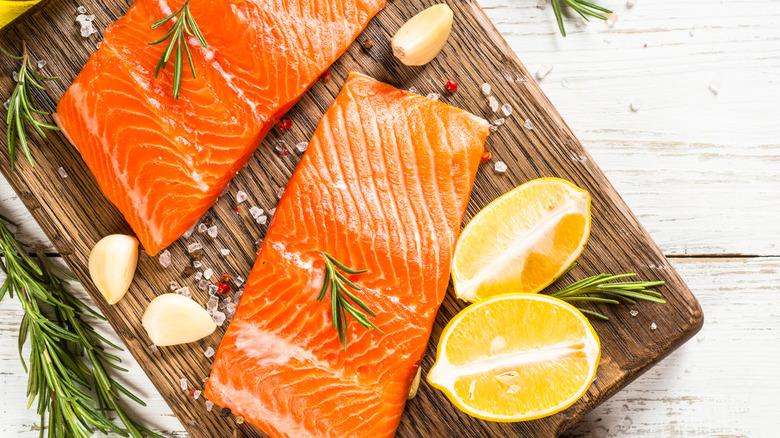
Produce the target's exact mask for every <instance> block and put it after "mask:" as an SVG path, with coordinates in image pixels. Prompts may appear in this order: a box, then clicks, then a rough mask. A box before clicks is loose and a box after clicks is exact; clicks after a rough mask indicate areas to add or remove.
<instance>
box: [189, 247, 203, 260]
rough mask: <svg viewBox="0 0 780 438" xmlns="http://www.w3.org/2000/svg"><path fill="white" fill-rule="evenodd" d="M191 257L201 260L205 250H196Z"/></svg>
mask: <svg viewBox="0 0 780 438" xmlns="http://www.w3.org/2000/svg"><path fill="white" fill-rule="evenodd" d="M190 257H192V258H193V259H195V260H200V259H202V258H203V250H202V249H196V250H195V251H192V252H191V253H190Z"/></svg>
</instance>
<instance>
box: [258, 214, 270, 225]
mask: <svg viewBox="0 0 780 438" xmlns="http://www.w3.org/2000/svg"><path fill="white" fill-rule="evenodd" d="M255 220H256V221H257V223H258V224H260V225H265V224H266V222H268V216H266V215H262V216H260V217H258V218H257V219H255Z"/></svg>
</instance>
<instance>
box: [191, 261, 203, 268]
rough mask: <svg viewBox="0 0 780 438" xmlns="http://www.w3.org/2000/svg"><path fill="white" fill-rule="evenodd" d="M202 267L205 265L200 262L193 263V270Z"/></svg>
mask: <svg viewBox="0 0 780 438" xmlns="http://www.w3.org/2000/svg"><path fill="white" fill-rule="evenodd" d="M202 266H203V263H202V262H201V261H200V260H195V261H194V262H192V267H193V268H200V267H202Z"/></svg>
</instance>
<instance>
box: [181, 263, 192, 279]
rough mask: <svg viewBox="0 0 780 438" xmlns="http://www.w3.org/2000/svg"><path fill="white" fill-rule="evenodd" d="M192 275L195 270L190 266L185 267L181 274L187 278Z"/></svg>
mask: <svg viewBox="0 0 780 438" xmlns="http://www.w3.org/2000/svg"><path fill="white" fill-rule="evenodd" d="M194 273H195V268H193V267H192V265H187V266H185V267H184V271H183V272H182V274H184V275H186V276H188V277H189V276H190V275H192V274H194Z"/></svg>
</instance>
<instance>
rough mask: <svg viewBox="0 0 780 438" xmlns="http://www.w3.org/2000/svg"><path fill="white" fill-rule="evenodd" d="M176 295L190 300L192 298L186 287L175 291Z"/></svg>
mask: <svg viewBox="0 0 780 438" xmlns="http://www.w3.org/2000/svg"><path fill="white" fill-rule="evenodd" d="M176 293H177V294H179V295H183V296H185V297H187V298H191V297H192V292H190V288H189V287H187V286H184V287H183V288H181V289H176Z"/></svg>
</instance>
